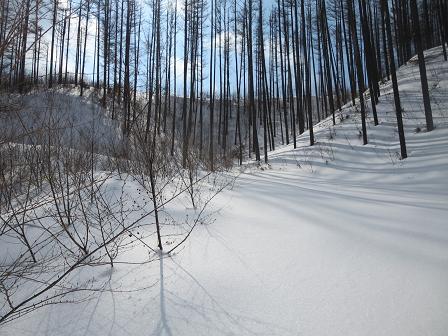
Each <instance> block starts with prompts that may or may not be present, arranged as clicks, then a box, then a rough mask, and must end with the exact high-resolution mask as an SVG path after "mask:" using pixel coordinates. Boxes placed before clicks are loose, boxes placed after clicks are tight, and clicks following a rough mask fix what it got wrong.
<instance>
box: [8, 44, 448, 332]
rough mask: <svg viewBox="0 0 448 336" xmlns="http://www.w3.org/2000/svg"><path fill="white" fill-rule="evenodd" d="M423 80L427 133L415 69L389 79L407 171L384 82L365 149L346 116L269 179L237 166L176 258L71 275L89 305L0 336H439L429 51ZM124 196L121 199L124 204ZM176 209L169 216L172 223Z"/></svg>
mask: <svg viewBox="0 0 448 336" xmlns="http://www.w3.org/2000/svg"><path fill="white" fill-rule="evenodd" d="M427 68H428V77H429V85H430V94H431V101H432V108H433V114H434V124H435V126H436V128H435V130H434V131H432V132H425V130H424V115H423V112H422V111H423V107H422V105H423V103H422V99H421V93H420V91H419V85H420V82H419V72H418V65H417V64H415V63H414V62H412V60H411V62H409V63H408V64H407V65H406V66H404V67H402V68H400V70H399V73H398V78H399V87H400V94H401V99H402V105H403V109H404V125H405V132H406V141H407V145H408V154H409V158H408V159H406V160H400V159H399V140H398V134H397V131H396V121H395V113H394V105H393V97H392V94H391V92H392V88H391V85H390V83H389V82H386V83H384V84H383V85H382V92H381V97H380V103H379V105H378V113H379V125H378V126H374V125H373V121H372V120H369V123H368V129H367V132H368V139H369V143H368V145H365V146H363V145H362V139H361V138H360V137H359V130H360V120H359V115H358V113H357V112H356V111H355V110H354V108H352V107H350V106H346V107H345V108H344V109H343V110H342V112H341V114H340V115H339V116H338V123H337V125H336V126H332V124H331V120H330V119H328V120H326V121H323V122H322V123H320V124H319V125H318V126H317V127H316V131H315V137H316V140H317V143H316V144H315V146H313V147H309V146H308V134H307V133H304V134H303V135H301V136H300V137H299V139H298V140H299V142H298V143H299V145H298V148H297V149H295V150H294V149H292V147H291V146H287V147H283V148H281V149H278V150H277V151H275V152H273V153H270V154H269V160H270V164H269V165H263V166H260V167H257V166H256V165H254V164H253V163H246V165H245V167H244V172H243V173H241V174H240V175H239V176H238V178H237V180H236V182H235V184H234V185H233V187H232V188H228V189H227V190H225V191H224V192H222V193H221V194H219V195H218V196H217V198H216V199H215V200H214V202H213V206H212V208H210V209H209V210H208V213H209V215H210V216H213V218H214V221H212V222H208V223H207V224H204V225H198V227H197V228H196V229H195V230H194V231H193V232H192V234H191V236H190V238H189V240H187V241H186V243H185V245H183V246H182V249H181V250H180V251H179V252H177V253H175V254H174V255H170V256H168V255H163V257H162V258H154V254H151V253H150V254H149V255H148V249H147V248H145V247H144V246H143V245H135V246H134V248H132V246H131V248H128V249H127V250H126V251H124V252H123V253H122V255H121V256H120V260H121V261H123V263H122V264H120V263H117V264H116V266H115V267H114V268H113V269H110V267H108V266H104V267H95V268H92V269H90V268H84V269H83V273H81V274H78V275H77V276H78V277H79V279H80V280H82V279H86V278H87V277H95V279H96V280H97V281H102V282H103V283H105V286H104V288H102V290H101V291H98V292H93V293H90V294H89V296H88V297H87V298H86V297H82V298H83V299H82V301H81V302H79V303H76V304H69V303H66V304H58V305H49V306H46V307H44V308H42V309H40V310H37V311H35V312H33V313H31V314H28V315H26V316H24V317H22V318H20V319H19V320H16V321H15V322H14V323H10V324H6V325H5V326H3V327H2V329H1V332H0V333H1V335H313V336H315V335H344V336H345V335H375V336H376V335H406V336H409V335H432V336H438V335H440V336H442V335H446V332H447V330H448V319H447V316H448V285H447V283H448V224H447V218H448V170H447V167H448V62H444V61H443V59H442V56H441V49H440V48H435V49H432V50H430V51H428V52H427ZM369 117H371V116H369ZM133 183H134V182H129V185H128V187H129V195H130V196H129V197H134V199H136V200H138V199H140V198H139V197H140V196H139V195H138V184H137V183H135V184H133ZM132 193H134V194H132ZM186 204H187V202H186V201H184V202H183V201H179V202H177V203H176V204H175V205H173V209H172V210H173V211H174V213H176V214H178V216H179V217H180V218H182V216H183V213H185V208H186V207H188V206H187V205H186ZM188 211H192V210H188ZM142 229H143V230H144V228H142ZM145 239H146V240H147V241H148V242H151V244H153V243H154V239H155V238H154V237H153V236H149V237H146V238H145ZM166 239H167V240H169V239H170V238H166ZM130 260H134V261H142V262H141V263H139V262H134V263H128V262H126V261H130ZM79 295H81V294H79ZM80 297H81V296H80Z"/></svg>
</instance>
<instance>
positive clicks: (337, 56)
mask: <svg viewBox="0 0 448 336" xmlns="http://www.w3.org/2000/svg"><path fill="white" fill-rule="evenodd" d="M447 7H448V6H447V4H446V3H445V1H443V0H422V1H416V0H393V1H387V0H384V1H383V0H377V1H369V2H365V1H361V0H359V1H353V0H331V1H322V0H313V1H311V0H309V1H290V0H276V1H273V2H269V3H263V2H262V1H253V0H245V1H236V0H235V1H227V0H226V1H214V0H210V1H209V2H208V1H204V0H185V1H182V2H177V1H161V0H150V1H146V2H139V1H135V0H129V1H122V2H121V1H114V0H80V1H76V0H66V1H58V0H56V1H47V0H36V1H32V0H4V1H2V3H1V8H0V18H1V20H0V22H1V24H0V87H1V89H2V90H7V91H14V92H15V91H17V92H21V93H26V92H29V91H30V90H34V89H45V88H53V87H58V86H71V87H77V88H79V90H78V93H79V94H80V95H81V96H82V95H83V94H84V92H85V90H86V89H92V90H95V92H96V94H97V96H98V97H99V99H100V101H101V104H102V106H103V107H104V108H106V109H107V111H108V113H110V117H111V118H112V119H114V120H118V121H119V122H120V124H121V129H122V133H123V134H124V135H125V136H131V135H132V134H134V133H135V132H140V133H141V132H143V133H144V134H143V137H144V139H145V141H147V142H157V141H159V139H161V137H162V138H163V139H167V138H169V139H170V140H169V142H170V147H171V150H170V152H171V155H174V152H178V153H179V155H181V156H182V165H183V166H184V167H186V166H187V165H188V164H189V161H191V159H189V157H190V156H191V155H190V153H195V155H194V156H195V157H196V159H197V160H199V161H200V162H203V163H204V164H205V165H206V166H207V167H208V168H209V169H211V170H213V169H215V167H216V165H217V163H218V162H219V164H226V165H228V164H230V163H231V162H232V161H233V160H235V159H238V161H239V162H240V163H241V162H242V161H243V159H245V158H251V157H253V158H255V159H256V160H257V161H260V159H261V158H262V155H261V154H264V155H263V157H264V160H265V161H266V162H267V161H268V152H269V151H270V150H273V149H274V148H275V146H276V145H277V144H289V143H291V142H292V143H293V144H294V146H296V139H297V136H298V135H299V134H302V133H303V132H305V131H306V130H309V141H310V145H313V144H314V142H315V141H319V139H314V135H313V125H314V124H315V123H316V122H318V121H320V120H322V119H324V118H326V117H328V116H332V120H333V123H336V115H337V113H338V111H339V110H340V109H341V107H342V106H343V105H344V104H346V103H348V102H351V103H352V104H356V105H357V108H359V111H360V115H361V120H362V129H361V132H362V139H363V142H364V144H366V143H368V134H367V130H366V117H367V116H372V117H373V119H374V122H375V124H378V118H377V114H376V108H375V105H376V103H377V102H378V99H380V97H379V96H380V90H379V84H380V82H381V80H382V79H383V78H390V77H391V78H392V80H393V81H394V78H395V77H396V76H395V72H396V68H397V67H398V66H400V65H402V64H404V63H405V62H407V61H408V60H409V59H410V57H411V56H413V55H414V54H418V56H419V65H420V73H421V88H422V92H423V97H424V108H425V115H426V128H427V130H428V131H431V130H432V128H433V123H432V118H431V103H430V101H429V95H428V85H427V80H426V75H425V73H426V70H425V62H424V60H423V57H422V56H423V50H424V49H428V48H431V47H433V46H436V45H440V44H442V45H443V51H444V56H445V58H446V45H445V43H446V41H447V39H448V23H447V20H446V17H448V9H447ZM442 42H445V43H442ZM366 90H368V91H367V92H368V93H367V94H368V95H369V96H370V97H371V100H370V101H371V103H370V104H367V101H366V99H365V96H364V95H363V93H365V91H366ZM394 96H395V107H396V114H397V125H398V129H399V133H400V143H401V156H402V157H403V158H405V157H406V145H405V136H404V133H403V126H402V116H401V108H400V98H399V93H398V90H397V87H396V85H394Z"/></svg>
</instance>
